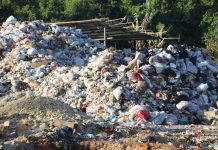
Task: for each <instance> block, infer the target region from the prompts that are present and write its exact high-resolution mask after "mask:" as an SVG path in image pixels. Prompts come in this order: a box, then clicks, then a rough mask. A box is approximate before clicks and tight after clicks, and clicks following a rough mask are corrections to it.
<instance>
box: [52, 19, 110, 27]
mask: <svg viewBox="0 0 218 150" xmlns="http://www.w3.org/2000/svg"><path fill="white" fill-rule="evenodd" d="M108 19H109V18H100V19H91V20H81V21H68V22H55V23H49V24H57V25H60V26H63V25H75V24H89V23H93V22H101V21H106V20H108Z"/></svg>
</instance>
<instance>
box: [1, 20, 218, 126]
mask: <svg viewBox="0 0 218 150" xmlns="http://www.w3.org/2000/svg"><path fill="white" fill-rule="evenodd" d="M0 36H1V38H0V50H1V51H3V53H2V54H1V57H2V60H1V65H0V68H1V73H0V75H1V81H0V83H1V84H0V85H1V86H0V91H1V96H2V100H4V101H9V100H12V99H16V98H17V97H18V96H19V95H22V94H27V95H29V96H45V97H52V98H57V99H59V100H62V101H64V102H65V103H67V104H69V105H70V106H72V107H75V108H80V109H81V111H83V112H85V113H87V114H88V115H91V116H93V117H94V119H95V121H99V122H103V123H109V124H119V125H122V126H128V127H142V128H144V127H146V126H147V125H161V124H167V125H174V124H193V123H200V124H205V123H211V122H210V121H211V120H214V119H215V120H216V119H217V116H218V115H217V114H218V110H217V106H216V101H217V100H218V65H217V64H215V63H214V61H213V59H212V57H211V56H210V53H209V51H208V50H206V49H202V48H191V47H188V46H186V45H181V46H178V45H174V46H173V45H169V46H168V47H167V48H155V49H150V50H147V51H137V52H134V51H132V50H131V49H123V50H114V49H110V48H109V49H105V48H104V46H103V45H102V44H100V43H99V42H97V41H95V40H92V39H90V38H88V37H87V35H84V34H82V31H81V30H79V29H74V28H70V27H63V28H62V27H59V26H57V25H55V24H46V23H44V22H42V21H33V22H28V23H27V22H20V21H17V19H16V18H14V17H9V18H8V19H7V20H6V22H4V23H3V25H2V26H1V31H0ZM104 49H105V50H104Z"/></svg>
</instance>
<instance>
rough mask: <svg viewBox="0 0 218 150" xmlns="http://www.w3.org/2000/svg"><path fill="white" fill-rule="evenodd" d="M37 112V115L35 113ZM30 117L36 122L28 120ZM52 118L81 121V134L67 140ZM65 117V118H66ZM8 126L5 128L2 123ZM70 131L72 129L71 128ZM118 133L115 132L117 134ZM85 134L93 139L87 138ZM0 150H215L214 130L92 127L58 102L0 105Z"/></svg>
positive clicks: (202, 127) (217, 137) (85, 118)
mask: <svg viewBox="0 0 218 150" xmlns="http://www.w3.org/2000/svg"><path fill="white" fill-rule="evenodd" d="M39 112H40V113H39ZM33 115H35V116H41V117H40V118H31V117H32V116H33ZM51 116H52V118H59V119H63V120H67V121H68V124H69V123H72V122H73V121H75V120H81V122H82V125H81V126H83V127H82V128H81V129H82V132H83V133H82V134H78V135H75V138H74V137H73V138H72V137H69V136H67V135H65V134H64V136H63V134H62V132H60V131H61V130H60V129H61V128H60V127H57V126H54V125H51ZM66 116H68V117H66ZM7 121H9V122H10V124H9V125H8V126H7V125H6V126H7V127H5V126H4V124H5V122H7ZM72 128H73V126H72ZM118 129H119V130H118ZM87 133H90V134H93V135H95V137H90V138H87ZM0 149H4V150H23V149H28V150H29V149H30V150H31V149H36V150H38V149H40V150H53V149H78V150H83V149H85V150H86V149H87V150H146V149H157V150H171V149H172V150H175V149H181V150H182V149H218V126H217V125H213V126H211V125H210V126H208V125H173V126H164V125H161V126H147V127H146V128H145V129H139V128H120V127H119V126H116V125H115V126H114V127H113V126H112V127H108V126H105V125H104V124H100V125H96V124H94V123H93V122H92V121H91V122H90V118H89V117H88V116H86V115H85V114H84V113H81V112H78V111H77V110H74V109H72V108H70V107H69V106H68V105H66V104H64V103H62V102H60V101H59V100H53V99H47V98H21V99H19V100H17V101H11V102H4V103H1V104H0Z"/></svg>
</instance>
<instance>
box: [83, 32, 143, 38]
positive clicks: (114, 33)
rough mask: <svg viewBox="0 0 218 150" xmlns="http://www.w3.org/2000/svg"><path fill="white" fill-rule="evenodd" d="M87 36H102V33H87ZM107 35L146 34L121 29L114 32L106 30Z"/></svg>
mask: <svg viewBox="0 0 218 150" xmlns="http://www.w3.org/2000/svg"><path fill="white" fill-rule="evenodd" d="M87 35H88V36H91V37H102V36H103V34H99V33H91V34H87ZM107 35H108V36H112V37H114V36H128V35H130V36H133V35H135V36H146V34H144V33H137V32H122V31H115V32H107Z"/></svg>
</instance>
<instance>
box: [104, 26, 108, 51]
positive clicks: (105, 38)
mask: <svg viewBox="0 0 218 150" xmlns="http://www.w3.org/2000/svg"><path fill="white" fill-rule="evenodd" d="M106 40H107V37H106V27H104V46H105V47H106V44H107V43H106Z"/></svg>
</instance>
